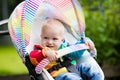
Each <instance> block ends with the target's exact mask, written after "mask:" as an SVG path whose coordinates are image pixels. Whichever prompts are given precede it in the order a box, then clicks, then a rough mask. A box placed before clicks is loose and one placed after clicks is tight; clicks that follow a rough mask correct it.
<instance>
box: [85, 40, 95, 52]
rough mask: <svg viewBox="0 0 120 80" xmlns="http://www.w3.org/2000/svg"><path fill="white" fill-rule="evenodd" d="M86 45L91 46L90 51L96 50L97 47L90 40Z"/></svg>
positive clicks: (86, 41)
mask: <svg viewBox="0 0 120 80" xmlns="http://www.w3.org/2000/svg"><path fill="white" fill-rule="evenodd" d="M85 44H86V45H88V46H89V48H90V50H93V49H94V48H95V45H94V43H93V42H92V41H90V40H85Z"/></svg>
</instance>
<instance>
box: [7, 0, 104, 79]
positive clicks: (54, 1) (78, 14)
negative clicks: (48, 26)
mask: <svg viewBox="0 0 120 80" xmlns="http://www.w3.org/2000/svg"><path fill="white" fill-rule="evenodd" d="M47 17H49V18H58V19H60V20H61V21H63V22H65V23H66V24H67V25H69V27H68V26H67V25H66V35H65V37H66V40H67V41H68V42H69V43H70V44H75V42H77V41H78V40H81V39H83V40H84V39H85V35H84V31H85V21H84V16H83V13H82V9H81V6H80V5H79V2H78V1H77V0H26V1H23V2H22V3H20V4H19V5H18V6H17V7H16V8H15V10H14V11H13V13H12V14H11V16H10V18H9V22H8V26H9V33H10V36H11V39H12V41H13V43H14V46H15V47H16V49H17V51H18V54H19V55H20V57H21V59H22V60H23V62H24V63H25V65H26V67H27V68H28V71H29V75H30V77H31V80H54V79H53V78H52V77H51V75H50V74H49V73H48V71H47V70H46V69H44V68H42V71H41V73H40V74H38V73H36V71H35V68H36V66H34V65H33V64H31V62H30V59H29V52H30V51H31V50H33V46H34V44H36V43H39V42H40V40H39V39H40V37H39V35H40V34H39V31H37V30H39V29H41V26H42V23H43V22H44V20H45V18H47ZM83 49H86V51H85V52H84V54H83V55H82V57H81V58H80V59H79V60H77V63H79V64H80V63H84V62H88V63H90V64H91V65H93V64H94V65H95V66H97V68H99V70H100V73H101V74H102V77H103V79H104V74H103V72H102V70H101V68H100V67H99V65H98V64H97V62H96V61H95V60H94V58H93V57H92V56H91V55H90V53H89V52H88V51H87V49H89V47H88V46H86V45H84V44H76V45H72V46H69V47H67V48H64V49H61V50H59V55H58V57H61V56H64V55H66V54H68V53H71V52H74V51H78V50H83ZM46 64H47V63H46Z"/></svg>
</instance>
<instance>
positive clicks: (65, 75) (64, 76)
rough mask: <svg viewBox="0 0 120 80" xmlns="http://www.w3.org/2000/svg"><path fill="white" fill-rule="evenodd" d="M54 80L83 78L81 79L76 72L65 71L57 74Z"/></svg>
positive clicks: (78, 79) (79, 79)
mask: <svg viewBox="0 0 120 80" xmlns="http://www.w3.org/2000/svg"><path fill="white" fill-rule="evenodd" d="M55 80H83V79H82V78H81V77H80V76H79V75H78V74H76V73H70V72H67V73H63V74H61V75H59V76H57V77H56V78H55Z"/></svg>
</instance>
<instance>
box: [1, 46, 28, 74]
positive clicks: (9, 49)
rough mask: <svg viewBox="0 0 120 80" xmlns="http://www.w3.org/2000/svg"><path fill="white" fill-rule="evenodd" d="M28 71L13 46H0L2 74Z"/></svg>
mask: <svg viewBox="0 0 120 80" xmlns="http://www.w3.org/2000/svg"><path fill="white" fill-rule="evenodd" d="M26 73H28V71H27V68H26V67H25V65H24V64H23V63H22V60H21V58H20V57H19V55H18V54H17V52H16V50H15V48H14V47H13V46H0V76H4V75H17V74H26Z"/></svg>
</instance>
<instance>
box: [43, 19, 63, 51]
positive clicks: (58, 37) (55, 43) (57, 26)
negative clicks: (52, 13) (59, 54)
mask: <svg viewBox="0 0 120 80" xmlns="http://www.w3.org/2000/svg"><path fill="white" fill-rule="evenodd" d="M63 28H64V26H63V25H62V23H60V22H58V21H54V20H53V21H51V22H48V24H47V25H44V26H43V28H42V32H41V45H42V46H43V47H49V48H50V49H52V50H57V49H58V48H59V46H60V44H61V43H62V42H63V40H64V38H63V35H64V29H63Z"/></svg>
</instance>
